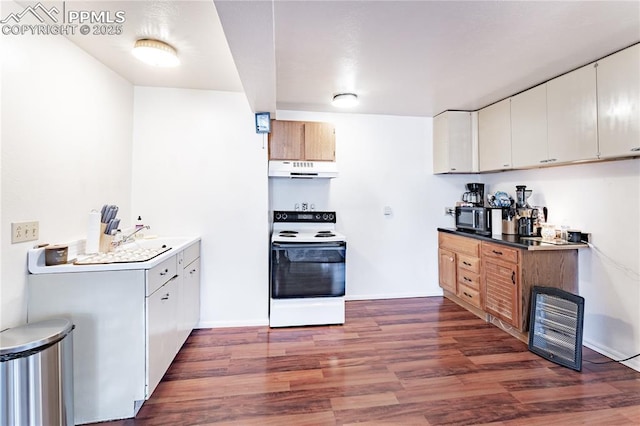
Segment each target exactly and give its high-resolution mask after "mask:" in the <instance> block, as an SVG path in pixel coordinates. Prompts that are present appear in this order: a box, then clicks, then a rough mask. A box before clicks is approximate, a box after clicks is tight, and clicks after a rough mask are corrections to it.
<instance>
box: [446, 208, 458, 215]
mask: <svg viewBox="0 0 640 426" xmlns="http://www.w3.org/2000/svg"><path fill="white" fill-rule="evenodd" d="M455 213H456V209H455V208H453V207H445V208H444V214H445V216H453V215H454V214H455Z"/></svg>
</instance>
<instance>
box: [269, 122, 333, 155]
mask: <svg viewBox="0 0 640 426" xmlns="http://www.w3.org/2000/svg"><path fill="white" fill-rule="evenodd" d="M269 159H270V160H310V161H335V160H336V136H335V127H334V126H333V124H331V123H320V122H307V121H283V120H272V121H271V133H270V134H269Z"/></svg>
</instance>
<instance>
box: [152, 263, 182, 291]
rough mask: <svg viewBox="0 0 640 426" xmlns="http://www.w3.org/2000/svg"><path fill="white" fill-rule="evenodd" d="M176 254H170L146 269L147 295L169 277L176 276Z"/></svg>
mask: <svg viewBox="0 0 640 426" xmlns="http://www.w3.org/2000/svg"><path fill="white" fill-rule="evenodd" d="M176 270H177V267H176V256H171V257H170V258H168V259H166V260H164V261H162V263H159V264H158V265H156V266H154V267H153V268H151V269H148V270H147V271H146V272H147V293H146V295H147V296H150V295H151V294H153V292H155V291H156V290H157V289H159V288H160V287H162V285H163V284H164V283H166V282H167V281H169V280H170V279H171V278H173V277H175V276H176Z"/></svg>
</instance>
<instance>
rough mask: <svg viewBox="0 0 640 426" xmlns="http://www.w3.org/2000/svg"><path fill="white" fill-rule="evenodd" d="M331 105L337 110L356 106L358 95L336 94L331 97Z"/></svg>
mask: <svg viewBox="0 0 640 426" xmlns="http://www.w3.org/2000/svg"><path fill="white" fill-rule="evenodd" d="M331 105H333V106H335V107H338V108H349V107H354V106H356V105H358V95H356V94H355V93H338V94H337V95H335V96H334V97H333V101H332V102H331Z"/></svg>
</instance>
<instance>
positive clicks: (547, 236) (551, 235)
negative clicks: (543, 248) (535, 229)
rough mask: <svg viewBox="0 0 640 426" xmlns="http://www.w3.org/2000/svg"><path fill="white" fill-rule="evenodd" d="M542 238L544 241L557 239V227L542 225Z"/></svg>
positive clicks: (547, 224)
mask: <svg viewBox="0 0 640 426" xmlns="http://www.w3.org/2000/svg"><path fill="white" fill-rule="evenodd" d="M540 236H541V237H542V240H543V241H553V240H555V239H556V226H555V225H551V224H549V223H543V224H542V230H541V231H540Z"/></svg>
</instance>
